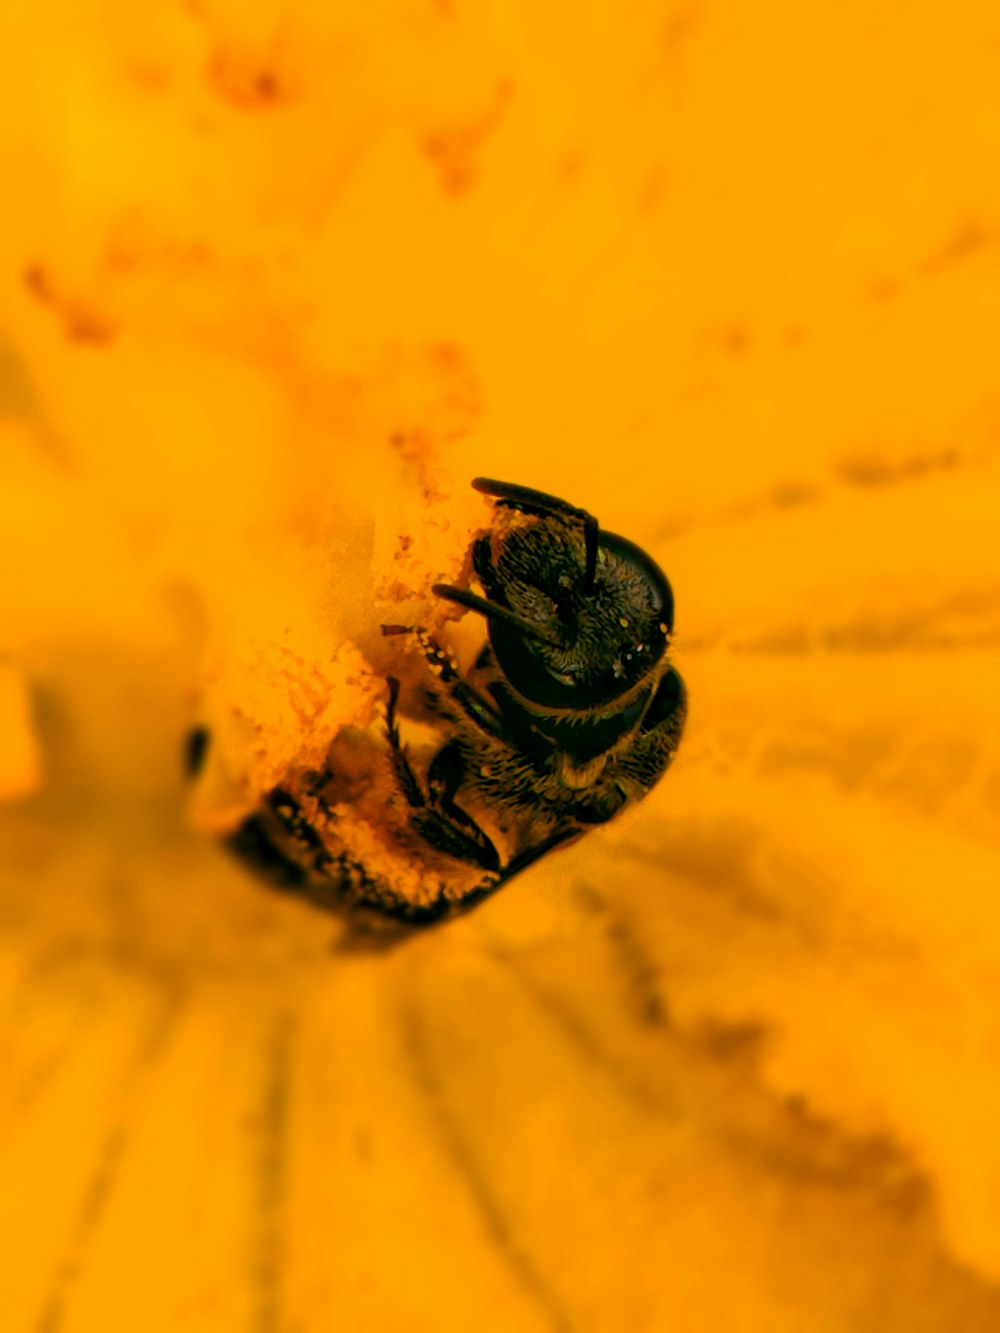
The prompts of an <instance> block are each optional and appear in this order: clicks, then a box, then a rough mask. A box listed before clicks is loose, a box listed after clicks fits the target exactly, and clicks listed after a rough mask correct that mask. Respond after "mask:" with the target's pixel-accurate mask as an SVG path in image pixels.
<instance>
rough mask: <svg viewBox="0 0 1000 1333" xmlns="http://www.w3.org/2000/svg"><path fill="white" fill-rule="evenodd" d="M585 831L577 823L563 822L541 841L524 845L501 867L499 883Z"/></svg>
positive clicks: (510, 878) (507, 879)
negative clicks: (521, 849) (527, 845)
mask: <svg viewBox="0 0 1000 1333" xmlns="http://www.w3.org/2000/svg"><path fill="white" fill-rule="evenodd" d="M585 832H586V830H585V829H583V828H581V827H580V826H579V825H577V824H564V825H563V826H562V827H561V828H557V829H555V830H554V832H552V833H550V834H549V836H548V837H547V838H543V839H542V840H541V842H536V843H534V844H533V845H532V846H530V847H525V848H524V850H523V851H520V852H518V854H517V855H516V856H514V857H512V858H511V859H510V860H509V861H508V862H507V864H506V865H505V866H504V868H503V873H502V874H501V876H500V883H501V884H506V883H507V882H508V881H509V880H512V879H513V878H514V876H515V875H519V874H520V873H521V871H522V870H527V868H528V866H530V865H534V863H535V862H536V861H540V860H541V859H542V857H543V856H548V854H549V852H552V851H555V849H556V848H557V847H561V846H562V845H563V843H565V842H572V841H574V840H575V839H576V838H580V837H582V836H583V834H584V833H585Z"/></svg>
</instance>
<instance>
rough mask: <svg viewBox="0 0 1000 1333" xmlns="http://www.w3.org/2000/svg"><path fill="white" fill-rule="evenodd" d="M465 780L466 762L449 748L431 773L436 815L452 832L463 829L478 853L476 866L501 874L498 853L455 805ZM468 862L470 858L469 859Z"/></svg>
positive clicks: (434, 762)
mask: <svg viewBox="0 0 1000 1333" xmlns="http://www.w3.org/2000/svg"><path fill="white" fill-rule="evenodd" d="M464 777H465V760H464V759H463V758H462V752H461V750H459V748H458V746H457V745H446V746H445V747H444V749H442V750H439V751H438V752H437V754H436V755H435V756H434V758H433V759H432V760H431V766H430V768H429V769H428V770H427V787H428V791H429V795H430V803H431V807H432V809H433V811H434V812H435V814H436V815H438V816H444V818H445V819H447V820H448V822H449V826H450V832H451V831H454V829H455V828H457V829H460V830H461V831H462V833H463V834H464V836H465V837H466V838H468V839H470V840H471V841H472V842H473V843H474V844H475V846H476V848H477V850H478V855H477V856H476V858H475V860H476V864H477V865H481V866H482V867H483V869H484V870H499V869H500V857H499V856H498V855H497V849H496V848H495V847H494V846H493V843H492V842H491V841H490V839H489V838H488V837H487V836H486V834H485V833H484V832H483V830H482V829H481V828H480V827H479V825H478V824H477V823H476V821H475V820H474V819H473V818H472V816H471V815H468V814H466V812H465V811H464V810H463V809H462V807H461V806H460V805H456V804H455V793H456V792H457V791H458V789H459V787H460V786H461V785H462V780H463V779H464ZM465 859H466V860H467V859H468V857H466V858H465Z"/></svg>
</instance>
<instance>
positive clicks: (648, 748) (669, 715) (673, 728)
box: [618, 667, 687, 797]
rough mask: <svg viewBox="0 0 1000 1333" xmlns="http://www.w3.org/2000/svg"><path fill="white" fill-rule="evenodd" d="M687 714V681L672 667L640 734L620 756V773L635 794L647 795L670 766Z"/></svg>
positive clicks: (636, 795)
mask: <svg viewBox="0 0 1000 1333" xmlns="http://www.w3.org/2000/svg"><path fill="white" fill-rule="evenodd" d="M686 714H687V692H686V690H685V689H684V682H683V681H682V680H681V677H680V675H679V673H678V672H677V671H676V670H675V669H674V668H673V667H670V668H669V670H667V671H666V672H665V673H664V675H663V679H662V680H661V681H660V685H659V688H658V689H657V691H656V694H655V695H654V697H653V701H652V703H651V704H650V706H649V708H648V709H647V711H646V716H645V717H644V718H643V720H642V727H641V728H640V730H639V734H638V736H636V738H635V740H633V742H632V744H631V745H630V746H629V748H628V749H627V750H626V751H625V752H624V753H623V754H621V755H620V756H619V760H618V772H619V774H620V776H621V777H622V778H623V779H624V780H625V783H626V785H627V786H628V787H629V788H630V789H631V794H632V795H633V796H635V797H639V796H644V795H645V794H646V792H647V791H649V790H650V788H651V787H654V786H655V785H656V783H657V782H658V781H659V780H660V778H661V777H662V776H663V774H664V773H665V772H666V770H667V769H668V768H669V766H670V764H671V761H672V760H673V757H674V755H675V754H676V753H677V747H678V745H679V744H680V739H681V732H682V731H683V730H684V719H685V716H686Z"/></svg>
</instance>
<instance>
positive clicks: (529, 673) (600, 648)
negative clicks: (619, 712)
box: [435, 479, 674, 710]
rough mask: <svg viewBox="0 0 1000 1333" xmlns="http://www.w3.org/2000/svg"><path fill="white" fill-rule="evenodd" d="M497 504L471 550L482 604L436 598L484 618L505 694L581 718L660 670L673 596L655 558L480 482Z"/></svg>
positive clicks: (470, 596)
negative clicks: (506, 687) (507, 690)
mask: <svg viewBox="0 0 1000 1333" xmlns="http://www.w3.org/2000/svg"><path fill="white" fill-rule="evenodd" d="M473 485H474V486H475V487H476V489H477V490H480V491H483V492H485V493H486V494H487V495H492V496H494V497H496V498H497V516H496V520H495V522H494V525H493V528H492V530H491V532H490V534H489V535H488V536H486V537H483V538H482V539H481V540H480V541H479V542H478V543H477V544H476V547H475V551H474V565H475V570H476V573H477V575H478V576H479V579H480V581H481V582H482V585H483V591H484V593H485V596H484V597H479V596H478V595H477V594H475V593H470V592H466V591H465V590H464V589H460V588H453V587H450V586H448V585H443V584H439V585H437V587H436V588H435V592H437V593H438V595H439V596H442V597H446V598H448V599H449V600H451V601H454V602H458V603H460V604H461V605H463V606H468V607H470V608H471V609H473V610H476V611H479V612H480V613H481V614H482V615H484V616H485V617H486V619H487V622H488V624H489V635H490V642H491V644H492V646H493V651H494V652H495V654H496V657H497V661H498V663H499V665H500V668H501V670H502V671H503V673H504V675H505V676H506V678H507V681H508V682H509V684H510V685H511V686H512V687H513V688H514V689H515V690H517V691H518V693H520V694H521V695H523V696H524V697H525V698H526V699H529V700H531V701H532V702H533V703H535V704H539V705H542V706H543V707H549V708H567V709H574V710H584V709H589V708H594V707H599V706H600V705H602V704H606V703H608V702H610V701H611V700H613V699H616V698H618V697H619V696H621V695H624V694H626V693H628V692H629V691H630V690H631V689H632V688H633V687H634V686H635V685H637V684H638V683H639V682H640V681H641V680H642V679H643V678H644V677H645V676H646V675H648V673H649V672H650V671H651V670H652V669H653V668H654V667H655V666H656V665H657V663H658V662H659V661H660V659H661V658H662V657H663V654H664V652H665V651H666V647H667V641H668V638H669V635H670V633H671V630H672V629H673V615H674V607H673V594H672V592H671V589H670V584H669V582H668V581H667V578H666V576H665V575H664V573H663V571H662V570H661V569H660V568H659V566H658V565H657V564H656V563H655V562H654V561H653V560H651V559H650V557H649V556H648V555H647V554H646V553H645V552H644V551H643V550H641V549H640V548H639V547H638V546H636V545H635V544H634V543H633V542H630V541H628V540H626V538H624V537H618V536H616V535H615V534H614V533H610V532H602V531H600V530H599V528H598V525H597V521H596V520H595V519H594V518H592V516H591V515H590V514H587V513H586V512H585V511H583V510H580V509H575V508H574V507H573V506H571V505H569V504H567V503H566V502H565V501H564V500H559V499H557V498H556V497H554V496H549V495H545V494H543V493H542V492H539V491H533V490H529V489H528V488H527V487H522V486H515V485H510V484H507V483H503V482H494V481H487V480H483V479H478V480H476V481H474V482H473Z"/></svg>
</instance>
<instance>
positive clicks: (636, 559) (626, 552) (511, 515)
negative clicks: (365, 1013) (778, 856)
mask: <svg viewBox="0 0 1000 1333" xmlns="http://www.w3.org/2000/svg"><path fill="white" fill-rule="evenodd" d="M473 484H474V485H475V486H476V487H477V489H479V490H481V491H483V492H485V493H486V494H487V495H490V496H492V497H494V499H495V508H494V518H493V523H492V525H491V527H490V529H489V531H488V533H486V534H485V535H483V536H482V537H480V538H478V539H477V540H476V541H475V543H474V545H473V550H472V565H473V570H474V572H475V576H476V578H477V579H478V581H479V583H480V585H481V587H482V589H483V591H482V593H481V594H480V593H476V592H474V591H472V590H471V589H469V588H459V587H453V586H448V585H436V587H435V589H434V591H435V592H436V593H437V594H438V595H439V596H440V597H443V598H445V599H447V600H449V601H452V602H454V603H457V604H459V605H461V606H464V607H466V608H468V609H471V610H474V611H476V612H478V613H479V614H481V615H483V616H484V617H485V618H486V621H487V625H488V630H489V642H488V643H487V645H486V646H485V647H484V648H483V650H482V652H481V653H480V654H479V657H478V658H477V660H476V663H475V665H474V667H473V668H472V669H471V671H469V672H467V673H464V674H463V673H462V672H461V671H460V670H459V668H458V666H457V665H456V663H455V661H454V660H453V659H452V657H451V656H450V654H449V653H448V652H447V651H446V650H445V649H443V648H442V647H441V646H440V645H439V644H437V643H435V642H434V641H433V640H432V639H430V638H429V637H427V636H426V635H425V634H424V633H423V632H422V631H421V630H420V629H414V630H412V631H409V630H406V631H404V630H401V628H400V627H386V632H391V633H401V632H402V633H408V634H411V635H412V640H411V641H412V643H413V645H414V647H415V649H416V651H418V652H419V653H420V655H421V657H422V659H423V663H424V670H423V678H422V680H420V681H419V682H418V685H417V686H416V688H414V687H413V686H412V685H411V687H410V689H409V691H408V692H404V695H403V697H402V701H401V687H400V683H399V681H397V680H396V679H395V678H393V677H389V678H388V681H387V686H388V698H387V704H386V724H385V734H384V743H383V744H381V745H375V743H374V742H373V741H372V739H371V738H370V737H367V738H365V737H354V738H353V739H351V738H348V740H350V743H351V744H353V745H354V747H355V750H356V751H357V752H358V753H362V752H363V761H362V762H357V763H354V764H353V769H354V770H355V771H356V773H359V774H361V775H362V777H361V778H360V779H359V780H358V781H354V782H353V784H352V783H351V782H346V783H345V780H344V769H345V765H346V768H347V769H351V768H352V762H353V761H352V760H350V759H346V758H345V755H346V751H345V748H344V747H345V745H347V744H348V741H347V740H345V742H344V743H343V744H340V743H338V742H335V744H334V747H333V750H331V754H330V756H329V760H328V763H327V766H326V767H325V768H324V769H322V770H318V771H316V770H313V771H310V772H305V773H297V774H290V775H289V780H288V781H287V782H286V783H285V784H283V785H282V786H281V787H279V788H276V789H275V790H274V791H272V792H271V793H270V795H269V797H268V799H267V802H266V803H265V805H264V806H263V807H262V808H261V810H259V811H258V812H257V813H256V814H255V815H253V816H252V817H251V818H250V819H248V820H247V821H246V822H245V823H244V824H243V826H242V827H241V828H240V829H239V830H238V831H237V833H236V834H235V835H234V836H233V838H232V839H231V842H232V845H233V846H234V848H235V849H236V850H237V851H238V852H240V853H241V855H243V856H244V857H245V858H248V859H249V860H251V861H252V862H253V863H254V864H255V865H256V866H258V867H259V868H264V869H266V870H268V871H269V872H270V874H271V877H272V878H274V879H277V880H278V881H279V882H281V883H283V885H284V886H285V887H286V888H288V889H291V890H293V891H295V892H298V893H302V894H303V895H305V896H306V897H308V898H310V899H312V900H313V901H315V902H317V903H319V904H320V905H322V906H324V907H331V908H338V909H351V910H354V911H362V912H364V913H366V914H369V915H370V914H375V915H376V916H379V917H382V918H385V919H386V920H391V921H395V922H400V923H406V924H409V925H414V926H415V925H422V924H429V923H431V922H435V921H440V920H442V919H445V918H448V917H450V916H454V915H456V914H457V913H459V912H463V911H467V910H468V909H469V908H470V907H472V906H475V905H476V904H477V903H479V902H481V901H482V900H483V899H484V898H485V897H487V896H489V895H490V894H491V893H493V892H495V891H496V889H497V888H499V887H500V886H501V885H502V884H504V883H506V882H507V881H508V880H510V879H511V878H512V877H513V876H514V875H516V874H517V873H519V872H520V871H521V870H523V869H524V868H525V867H526V866H528V865H530V864H531V863H532V862H533V861H536V860H538V859H539V858H540V857H541V856H544V855H545V854H547V853H548V852H549V851H552V850H553V849H554V848H555V847H557V846H559V845H560V844H563V843H566V842H568V841H570V840H573V839H575V838H577V837H579V836H581V835H582V834H583V833H585V832H586V831H587V830H588V829H591V828H593V827H594V826H596V825H598V824H603V823H606V822H607V821H608V820H610V819H612V818H614V816H615V815H617V814H618V813H619V812H620V811H621V810H622V809H624V808H625V806H627V805H628V804H629V803H630V802H633V801H635V800H638V799H640V798H641V797H642V796H644V795H645V794H646V793H647V792H648V791H649V790H650V788H651V787H653V786H654V785H655V783H656V782H657V781H658V780H659V779H660V777H661V776H662V775H663V773H664V772H665V771H666V768H667V767H668V765H669V764H670V762H671V760H672V758H673V756H674V754H675V752H676V749H677V746H678V744H679V741H680V736H681V732H682V729H683V724H684V717H685V712H686V700H685V691H684V686H683V683H682V681H681V678H680V676H679V675H678V673H677V671H676V670H675V669H674V668H673V666H672V665H670V663H669V661H668V659H667V649H668V644H669V637H670V634H671V631H672V628H673V595H672V592H671V589H670V585H669V583H668V582H667V580H666V578H665V576H664V575H663V573H662V571H660V569H659V568H658V566H657V565H655V563H654V562H653V561H652V560H651V559H650V557H649V556H648V555H646V554H645V552H643V551H641V550H640V549H639V548H638V547H636V546H634V545H633V544H632V543H630V542H628V541H626V540H625V539H624V538H621V537H617V536H615V535H614V534H611V533H605V532H602V531H600V530H599V529H598V526H597V523H596V520H594V519H593V518H592V517H591V515H589V514H587V513H586V512H585V511H582V510H578V509H575V508H574V507H572V506H571V505H569V504H567V503H566V502H565V501H562V500H559V499H557V498H556V497H554V496H549V495H545V494H543V493H541V492H537V491H532V490H529V489H528V488H526V487H521V486H515V485H509V484H506V483H500V482H492V481H484V480H479V481H476V482H474V483H473ZM401 713H402V714H403V715H404V719H405V716H406V715H407V713H409V714H410V715H416V716H420V715H421V714H422V715H423V717H424V720H425V721H430V722H431V724H432V726H433V729H434V734H435V735H436V737H437V743H436V744H434V745H432V746H429V747H428V746H425V747H423V749H422V750H420V749H418V750H417V751H416V752H414V750H413V747H412V746H410V745H408V744H406V742H405V741H404V738H403V734H402V732H401V730H400V714H401ZM404 725H405V720H404ZM373 746H374V748H372V747H373ZM354 758H355V759H356V758H357V755H355V756H354ZM387 867H388V868H387Z"/></svg>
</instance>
